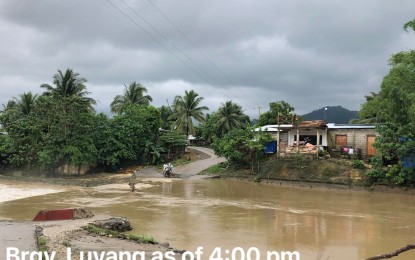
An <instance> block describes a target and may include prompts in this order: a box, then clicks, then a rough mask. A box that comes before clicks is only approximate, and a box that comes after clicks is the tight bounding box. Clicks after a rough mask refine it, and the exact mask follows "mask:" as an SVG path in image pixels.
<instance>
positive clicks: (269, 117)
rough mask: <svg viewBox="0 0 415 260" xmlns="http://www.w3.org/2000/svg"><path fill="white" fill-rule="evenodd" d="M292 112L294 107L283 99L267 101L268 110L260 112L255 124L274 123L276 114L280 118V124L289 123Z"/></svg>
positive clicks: (275, 122)
mask: <svg viewBox="0 0 415 260" xmlns="http://www.w3.org/2000/svg"><path fill="white" fill-rule="evenodd" d="M293 112H294V107H292V106H291V105H290V104H289V103H287V102H285V101H277V102H271V103H269V111H267V112H265V113H262V114H261V116H260V117H259V120H258V123H257V125H259V126H264V125H276V124H277V123H278V122H277V117H278V116H279V117H280V119H281V120H280V123H281V124H290V123H292V120H291V118H292V115H293Z"/></svg>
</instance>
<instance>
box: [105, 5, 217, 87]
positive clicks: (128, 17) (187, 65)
mask: <svg viewBox="0 0 415 260" xmlns="http://www.w3.org/2000/svg"><path fill="white" fill-rule="evenodd" d="M106 1H107V2H108V3H109V4H111V6H113V7H114V8H115V9H117V10H118V11H119V12H120V13H121V14H122V15H123V16H125V17H126V18H127V19H129V20H130V21H131V22H132V23H133V24H134V25H135V26H137V27H138V28H139V29H140V30H142V31H143V32H144V33H146V34H147V36H149V37H150V38H151V39H153V40H154V41H156V42H157V43H158V44H159V45H161V46H162V47H163V48H165V49H166V50H167V51H168V52H170V53H171V54H172V55H173V56H174V57H175V58H176V59H178V60H179V61H180V62H182V63H183V64H184V65H185V66H186V67H188V68H189V69H190V70H192V71H193V72H194V73H195V74H196V75H198V76H199V77H200V78H201V79H203V80H204V81H206V82H207V83H209V84H210V85H214V84H212V83H211V81H210V80H208V79H206V78H205V77H204V76H203V75H201V74H200V73H199V72H198V71H197V70H195V69H194V68H193V67H192V66H191V65H190V64H188V63H187V62H186V60H183V59H182V58H180V57H179V56H178V55H177V54H176V53H175V52H173V51H172V50H171V49H170V48H169V47H168V46H166V45H164V44H163V43H162V42H161V41H160V40H159V39H157V38H156V37H155V36H154V35H153V34H151V33H150V32H149V31H148V30H146V29H145V28H144V27H143V26H141V25H140V24H139V23H137V22H136V21H135V20H134V19H133V18H131V17H130V16H129V15H128V14H127V13H126V12H124V11H123V10H122V9H121V8H119V7H118V6H117V5H115V4H114V3H113V2H112V1H111V0H106ZM121 1H122V2H123V3H124V4H125V5H126V6H127V7H128V8H130V9H132V8H131V7H130V6H129V5H128V4H127V3H125V2H124V1H123V0H121ZM132 10H133V9H132ZM133 11H134V10H133ZM134 13H135V14H136V15H137V16H138V17H140V18H141V19H142V20H144V21H145V19H144V18H143V17H142V16H140V15H139V14H138V13H137V12H135V11H134ZM146 23H147V24H149V23H148V22H147V21H146ZM149 25H150V24H149ZM150 26H151V25H150ZM151 27H152V28H153V29H154V30H156V31H158V30H157V29H155V28H154V27H153V26H151ZM159 33H160V32H159ZM163 37H164V38H166V37H165V36H163ZM176 49H178V48H177V47H176ZM178 50H179V49H178ZM179 51H180V50H179ZM184 56H185V57H186V58H187V59H189V60H190V61H191V59H190V58H189V57H187V56H186V55H184Z"/></svg>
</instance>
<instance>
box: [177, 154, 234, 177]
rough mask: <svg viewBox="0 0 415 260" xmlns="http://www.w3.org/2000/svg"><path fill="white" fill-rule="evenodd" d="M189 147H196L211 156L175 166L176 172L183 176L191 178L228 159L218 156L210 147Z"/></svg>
mask: <svg viewBox="0 0 415 260" xmlns="http://www.w3.org/2000/svg"><path fill="white" fill-rule="evenodd" d="M188 149H194V150H197V151H200V152H202V153H205V154H207V155H209V156H210V158H208V159H204V160H198V161H195V162H191V163H188V164H183V165H179V166H177V167H175V169H174V173H176V174H180V176H181V177H182V178H190V177H192V176H194V175H196V174H198V173H199V172H201V171H203V170H206V169H207V168H209V167H211V166H213V165H216V164H218V163H221V162H225V161H226V159H225V158H223V157H218V156H216V155H215V153H214V152H213V150H212V149H210V148H206V147H196V146H192V147H188Z"/></svg>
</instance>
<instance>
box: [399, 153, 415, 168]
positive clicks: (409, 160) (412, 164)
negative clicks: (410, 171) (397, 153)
mask: <svg viewBox="0 0 415 260" xmlns="http://www.w3.org/2000/svg"><path fill="white" fill-rule="evenodd" d="M402 164H403V167H404V168H414V169H415V154H412V155H409V156H406V157H404V158H402Z"/></svg>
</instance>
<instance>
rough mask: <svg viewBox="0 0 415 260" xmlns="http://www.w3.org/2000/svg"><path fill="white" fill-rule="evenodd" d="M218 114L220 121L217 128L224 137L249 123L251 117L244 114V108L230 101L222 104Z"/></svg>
mask: <svg viewBox="0 0 415 260" xmlns="http://www.w3.org/2000/svg"><path fill="white" fill-rule="evenodd" d="M217 114H218V117H219V120H218V121H217V122H216V127H217V129H218V132H219V133H221V135H222V136H223V135H225V134H226V133H228V132H230V131H232V130H234V129H237V128H241V127H243V126H244V125H245V124H247V123H248V122H249V117H248V116H247V115H245V114H244V113H243V111H242V107H241V106H239V105H238V104H235V103H232V101H230V100H228V101H226V102H225V103H222V105H221V107H220V108H219V109H218V112H217Z"/></svg>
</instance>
